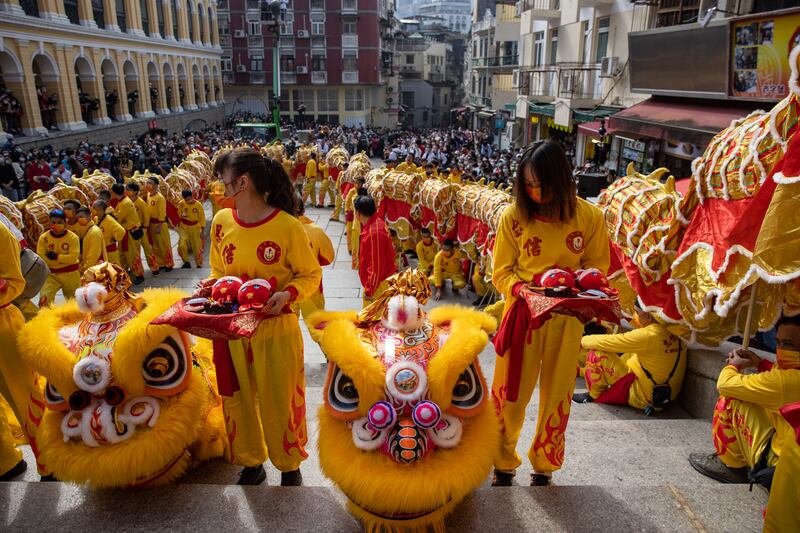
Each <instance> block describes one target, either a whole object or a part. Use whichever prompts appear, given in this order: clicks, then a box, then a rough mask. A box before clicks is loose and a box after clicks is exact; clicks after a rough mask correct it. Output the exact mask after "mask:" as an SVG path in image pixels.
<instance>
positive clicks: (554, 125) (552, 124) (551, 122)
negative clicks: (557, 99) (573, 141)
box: [547, 118, 574, 133]
mask: <svg viewBox="0 0 800 533" xmlns="http://www.w3.org/2000/svg"><path fill="white" fill-rule="evenodd" d="M547 126H548V127H549V128H550V129H554V130H561V131H566V132H567V133H572V130H573V129H574V128H573V127H572V126H564V125H562V124H558V123H556V121H555V119H553V118H548V119H547Z"/></svg>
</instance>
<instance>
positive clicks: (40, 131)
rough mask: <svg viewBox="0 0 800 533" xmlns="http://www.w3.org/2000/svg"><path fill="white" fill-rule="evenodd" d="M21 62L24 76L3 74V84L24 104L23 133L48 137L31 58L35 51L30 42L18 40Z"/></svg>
mask: <svg viewBox="0 0 800 533" xmlns="http://www.w3.org/2000/svg"><path fill="white" fill-rule="evenodd" d="M17 44H18V45H19V61H20V63H22V74H3V82H5V84H6V87H7V88H8V89H9V90H10V91H11V92H12V94H13V95H14V96H15V97H16V98H17V99H18V100H19V101H20V103H21V104H22V117H20V119H21V122H22V133H24V134H25V135H28V136H30V137H39V136H46V135H47V129H46V128H45V127H44V124H43V122H42V115H41V113H40V112H39V99H38V98H37V96H36V83H35V78H34V76H33V64H32V63H31V56H32V55H33V52H34V51H35V48H33V47H32V46H31V45H30V41H23V40H18V41H17Z"/></svg>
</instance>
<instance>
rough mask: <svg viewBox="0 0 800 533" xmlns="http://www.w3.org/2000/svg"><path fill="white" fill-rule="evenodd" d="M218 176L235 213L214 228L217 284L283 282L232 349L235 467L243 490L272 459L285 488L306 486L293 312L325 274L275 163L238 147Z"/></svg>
mask: <svg viewBox="0 0 800 533" xmlns="http://www.w3.org/2000/svg"><path fill="white" fill-rule="evenodd" d="M214 170H215V174H216V175H218V176H220V178H221V179H222V180H223V182H224V183H225V187H226V195H227V196H229V197H233V198H235V201H236V207H235V208H234V209H223V210H221V211H220V212H219V213H217V215H216V216H215V217H214V220H213V221H212V223H211V256H210V261H211V276H212V277H213V278H220V277H222V276H243V275H247V276H249V277H250V278H264V279H270V278H273V277H274V278H276V281H277V290H276V291H275V292H274V293H273V295H272V297H271V298H270V300H269V302H267V305H266V310H267V312H269V313H270V314H273V315H275V316H274V317H272V318H269V319H266V320H264V321H262V322H261V324H260V325H259V327H258V329H257V331H256V332H255V334H254V335H253V336H252V338H250V339H242V340H238V341H232V342H229V343H228V346H229V347H230V352H231V357H232V360H233V366H234V368H235V375H236V377H237V379H238V384H239V390H237V391H234V392H233V393H232V394H233V395H232V396H225V395H223V409H224V411H225V422H226V425H227V431H228V441H229V443H230V446H229V452H228V453H229V454H230V455H229V459H230V460H231V462H233V463H236V464H240V465H242V466H244V467H245V468H244V470H242V474H241V476H240V478H239V484H243V485H253V484H259V483H262V482H263V481H264V479H265V478H266V473H265V471H264V467H263V464H262V463H263V462H264V461H265V460H266V459H267V453H269V459H270V460H271V461H272V464H274V465H275V467H276V468H278V470H280V471H281V472H282V476H281V484H282V485H300V484H301V483H302V476H301V475H300V463H301V462H302V461H303V460H304V459H306V457H308V454H307V453H306V451H305V446H306V442H307V431H306V416H305V377H304V364H303V339H302V336H301V334H300V326H299V324H298V320H297V315H295V314H294V313H292V312H291V310H290V307H289V306H290V305H291V304H292V302H302V301H304V300H306V299H308V298H309V297H310V296H311V295H313V294H314V293H315V292H316V291H317V290H318V288H319V284H320V282H321V280H322V270H321V269H320V266H319V264H318V262H317V258H316V257H314V255H313V253H312V251H311V245H310V243H309V241H308V236H307V235H306V232H305V230H304V229H303V224H302V223H301V222H300V221H299V220H297V219H296V218H294V216H293V215H292V213H293V210H294V205H293V204H294V190H293V187H292V184H291V182H290V181H289V178H288V176H287V175H286V172H284V170H283V168H282V167H281V166H280V164H279V163H277V162H275V161H273V160H271V159H269V158H264V157H262V156H261V154H259V153H258V152H257V151H256V150H253V149H251V148H237V149H234V150H231V151H229V152H224V153H222V154H221V155H219V156H218V158H217V161H216V168H215V169H214ZM267 201H268V202H269V203H267Z"/></svg>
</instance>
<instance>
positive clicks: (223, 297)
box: [211, 276, 242, 304]
mask: <svg viewBox="0 0 800 533" xmlns="http://www.w3.org/2000/svg"><path fill="white" fill-rule="evenodd" d="M241 287H242V280H241V279H239V278H237V277H236V276H224V277H222V278H219V279H218V280H217V282H216V283H214V286H213V287H211V299H212V300H214V301H215V302H218V303H231V304H234V303H236V297H237V295H238V294H239V289H240V288H241Z"/></svg>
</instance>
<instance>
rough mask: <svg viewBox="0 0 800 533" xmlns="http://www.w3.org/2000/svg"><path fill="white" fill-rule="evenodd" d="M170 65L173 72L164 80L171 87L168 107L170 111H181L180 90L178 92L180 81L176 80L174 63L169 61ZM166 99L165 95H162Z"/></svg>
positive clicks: (176, 72)
mask: <svg viewBox="0 0 800 533" xmlns="http://www.w3.org/2000/svg"><path fill="white" fill-rule="evenodd" d="M170 65H171V66H172V72H173V74H172V75H171V76H170V77H168V78H167V77H166V75H165V81H166V82H167V84H169V85H170V86H171V87H172V106H171V107H170V111H172V112H173V113H182V112H183V106H181V92H180V81H179V80H178V69H177V68H175V65H174V64H172V63H170ZM164 97H165V99H166V95H164Z"/></svg>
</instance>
